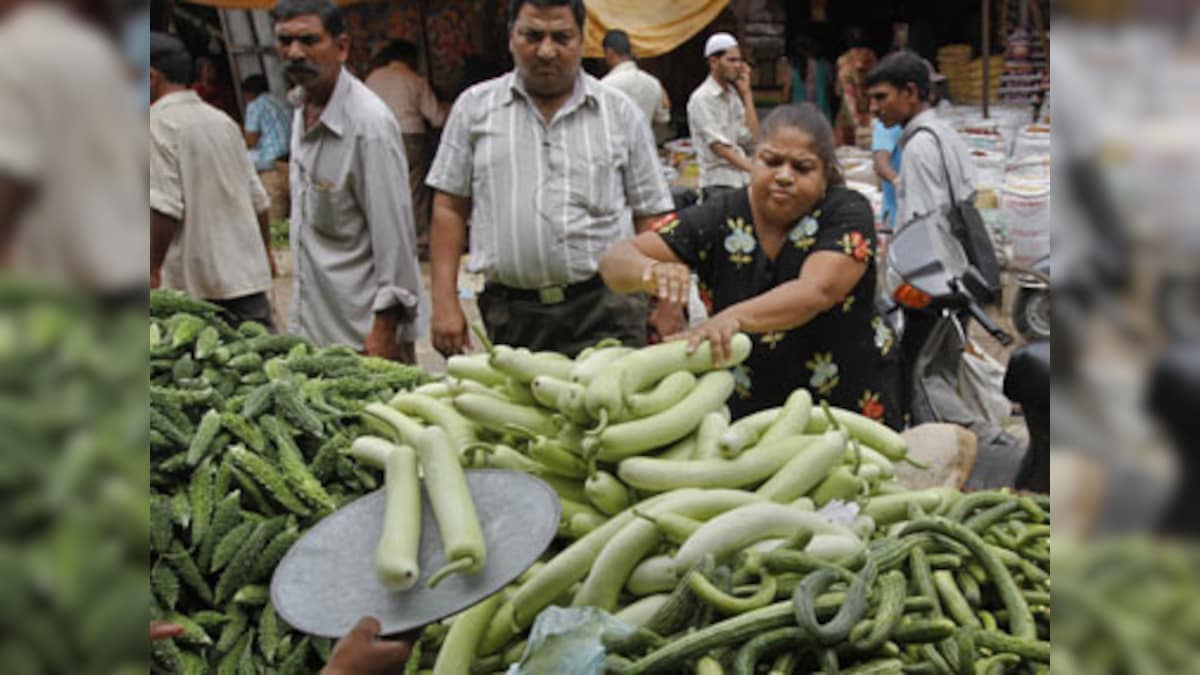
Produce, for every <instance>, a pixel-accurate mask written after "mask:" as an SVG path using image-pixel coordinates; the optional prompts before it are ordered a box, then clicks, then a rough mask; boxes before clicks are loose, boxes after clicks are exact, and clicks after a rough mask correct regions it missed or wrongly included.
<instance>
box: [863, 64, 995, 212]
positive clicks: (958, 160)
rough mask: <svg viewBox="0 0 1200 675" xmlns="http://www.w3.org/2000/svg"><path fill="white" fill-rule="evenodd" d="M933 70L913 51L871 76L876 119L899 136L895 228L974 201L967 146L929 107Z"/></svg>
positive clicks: (869, 87)
mask: <svg viewBox="0 0 1200 675" xmlns="http://www.w3.org/2000/svg"><path fill="white" fill-rule="evenodd" d="M929 88H930V74H929V65H928V64H927V63H926V62H925V60H924V59H922V58H921V57H920V56H917V55H916V54H914V53H912V52H908V51H902V52H895V53H892V54H889V55H888V56H887V57H886V58H884V59H883V60H882V61H880V62H879V63H878V64H877V65H876V66H875V67H874V68H872V69H871V72H870V73H868V74H867V97H868V98H869V99H870V101H871V113H872V114H873V115H875V116H876V117H878V118H879V120H880V122H882V123H883V125H884V126H885V127H890V126H893V125H896V124H899V125H902V126H903V127H904V131H903V133H902V134H901V135H900V145H899V148H900V151H901V163H900V176H899V179H898V180H897V182H896V219H895V222H896V227H897V228H900V227H903V226H904V224H905V223H907V222H908V221H910V220H912V219H913V218H916V217H918V216H923V215H926V214H929V213H933V212H935V211H938V210H941V209H943V208H945V207H946V206H949V205H950V204H951V203H953V202H955V201H967V200H970V199H971V198H972V197H973V193H974V192H975V185H976V176H975V165H974V164H973V163H972V162H971V155H970V152H969V150H968V149H967V145H966V143H964V142H963V140H962V139H961V138H960V137H959V135H958V134H957V133H956V132H955V131H954V130H953V129H951V128H950V126H949V125H948V124H946V123H945V122H944V121H942V120H941V119H939V118H938V116H937V112H936V111H935V110H934V109H933V108H932V107H930V105H929Z"/></svg>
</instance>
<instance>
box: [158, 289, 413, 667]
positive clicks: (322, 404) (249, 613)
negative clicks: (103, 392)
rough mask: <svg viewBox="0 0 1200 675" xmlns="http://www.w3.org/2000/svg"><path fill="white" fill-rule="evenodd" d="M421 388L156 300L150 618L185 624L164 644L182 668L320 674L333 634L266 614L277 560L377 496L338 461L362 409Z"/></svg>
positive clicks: (383, 367)
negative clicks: (333, 516) (346, 507)
mask: <svg viewBox="0 0 1200 675" xmlns="http://www.w3.org/2000/svg"><path fill="white" fill-rule="evenodd" d="M426 380H427V378H426V376H425V375H424V374H423V373H422V372H421V371H420V370H418V369H415V368H411V367H408V366H403V365H399V364H395V363H391V362H388V361H384V360H380V359H375V358H370V357H362V356H360V355H358V354H356V353H354V352H353V351H352V350H350V349H348V348H346V347H328V348H324V349H316V348H314V347H312V346H311V345H309V344H308V343H307V342H305V341H304V340H303V339H301V338H298V337H295V336H291V335H271V334H268V333H267V331H266V330H265V329H264V328H263V327H262V326H261V325H258V324H254V323H244V324H242V325H240V326H237V327H236V328H235V327H232V326H230V325H229V324H228V323H227V322H226V321H225V320H224V315H223V312H222V310H221V309H220V308H219V307H216V306H214V305H211V304H208V303H204V302H200V301H197V300H194V299H191V298H188V297H186V296H184V295H182V294H178V293H174V292H169V291H155V292H153V293H152V294H151V323H150V456H151V465H152V469H151V472H150V486H151V497H150V548H151V561H152V568H151V572H150V580H151V587H152V589H153V593H154V603H153V605H152V607H151V616H152V618H156V619H164V620H169V621H173V622H176V623H179V624H181V625H183V627H184V629H185V631H184V634H183V635H182V636H181V637H179V638H176V639H175V640H172V641H162V642H158V643H155V644H154V646H153V648H152V654H151V661H152V666H153V667H155V668H156V669H159V670H162V671H165V672H172V673H201V672H203V673H207V672H209V671H210V666H213V665H215V666H216V668H217V671H218V672H220V673H225V672H239V673H242V672H268V671H270V672H279V673H311V672H316V671H317V670H318V669H319V668H320V666H321V665H322V664H323V663H324V661H325V659H326V658H327V657H328V653H329V649H330V647H331V645H330V642H329V641H328V640H322V639H312V638H309V637H302V636H301V635H299V634H296V633H293V632H291V631H290V630H289V629H288V628H287V627H286V625H285V624H283V622H282V621H281V620H280V619H279V617H278V616H277V615H276V614H275V611H274V608H273V607H272V606H271V603H270V600H269V597H268V593H267V586H266V585H267V584H268V583H269V582H270V578H271V574H272V573H273V571H274V569H275V565H276V564H277V563H278V562H279V560H280V558H281V557H282V556H283V554H284V553H285V552H286V551H287V550H288V548H289V547H290V546H291V545H292V543H294V542H295V541H296V540H297V539H298V538H299V537H300V535H301V534H302V533H303V532H304V531H305V530H307V529H308V528H309V527H311V526H312V525H314V524H315V523H316V522H317V520H319V519H320V518H321V517H322V516H324V515H326V514H328V513H330V512H331V511H333V510H335V509H336V508H338V507H339V506H341V505H343V504H345V503H346V502H348V501H351V500H353V499H354V498H356V497H359V496H361V495H362V494H364V493H366V492H368V491H370V490H373V489H375V487H376V486H377V479H376V478H375V476H374V475H372V473H371V472H369V471H368V470H365V469H362V468H360V467H359V466H358V465H357V463H356V462H355V461H354V460H352V459H350V458H349V457H347V456H345V455H344V451H345V450H346V449H347V448H348V446H349V445H350V442H351V440H353V439H354V438H355V437H357V436H358V435H360V434H361V433H363V432H364V429H363V428H361V427H360V423H359V411H360V409H361V408H362V406H363V405H365V404H366V403H369V402H379V401H387V400H389V399H390V398H391V397H392V396H394V395H395V394H396V393H397V392H399V391H402V390H406V389H409V388H411V387H413V386H415V385H418V384H421V383H423V382H425V381H426Z"/></svg>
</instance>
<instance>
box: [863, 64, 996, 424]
mask: <svg viewBox="0 0 1200 675" xmlns="http://www.w3.org/2000/svg"><path fill="white" fill-rule="evenodd" d="M930 80H931V78H930V67H929V65H928V64H926V62H925V60H924V59H922V58H920V56H918V55H916V54H913V53H912V52H895V53H892V54H889V55H888V56H887V58H884V59H883V60H882V61H880V62H878V65H876V66H875V67H874V68H871V71H870V72H869V73H868V76H866V95H868V97H869V100H870V103H871V113H872V114H874V115H876V117H877V118H878V120H880V123H882V124H883V126H888V127H890V126H895V125H899V126H901V127H902V129H904V130H902V132H901V135H900V143H899V145H898V149H899V151H900V153H901V161H900V172H899V177H898V179H896V181H895V195H896V208H895V221H894V222H895V232H896V237H898V238H899V237H900V235H901V233H902V232H904V231H905V228H906V227H908V226H912V227H920V226H929V225H928V223H934V222H938V223H944V225H946V226H947V228H948V231H949V233H950V234H953V235H954V238H955V239H956V240H958V241H959V243H960V244H961V245H962V250H964V253H966V257H967V259H968V261H970V263H971V264H972V265H973V267H974V268H976V269H977V270H978V271H979V274H980V276H982V277H983V286H985V287H986V288H985V289H984V291H983V292H982V293H980V295H984V297H980V298H979V299H980V301H988V300H990V299H991V298H988V297H985V295H989V294H990V295H992V297H995V294H996V293H997V292H998V286H1000V279H998V268H997V265H996V262H995V251H994V250H992V249H991V243H990V240H989V239H988V234H986V231H985V229H984V227H983V222H982V220H980V219H979V214H978V211H977V210H976V209H974V207H973V204H972V202H973V199H974V191H976V171H974V165H973V163H972V162H971V155H970V153H968V150H967V147H966V144H965V143H964V142H962V139H961V138H959V135H958V133H956V132H955V131H954V130H953V129H950V127H949V126H948V125H947V124H946V123H944V121H942V120H941V119H938V117H937V113H936V110H935V109H934V108H932V107H930V104H929V91H930ZM932 214H937V215H935V217H932V219H929V217H923V216H930V215H932ZM918 219H920V220H918ZM923 223H925V225H923ZM931 255H937V253H934V252H931ZM904 318H905V323H904V333H902V337H901V340H900V350H901V354H902V360H904V363H905V365H904V369H902V372H904V376H902V380H904V382H902V383H901V389H902V392H904V395H905V399H906V401H905V410H906V411H908V412H911V413H913V417H914V418H920V417H922V414H918V413H917V412H916V411H914V410H913V407H914V406H916V394H914V386H916V384H917V382H918V381H919V380H920V378H922V376H920V374H918V372H917V369H918V358H919V356H920V354H922V352H923V350H924V351H928V350H930V348H932V347H931V346H928V345H926V342H928V341H929V340H930V337H931V335H932V334H934V329H935V327H936V325H937V324H938V322H940V321H942V319H941V317H940V316H938V315H937V313H936V312H928V311H924V310H922V309H913V307H908V306H905V307H904ZM948 358H952V359H958V358H960V356H958V354H955V356H953V357H948ZM918 420H919V419H918Z"/></svg>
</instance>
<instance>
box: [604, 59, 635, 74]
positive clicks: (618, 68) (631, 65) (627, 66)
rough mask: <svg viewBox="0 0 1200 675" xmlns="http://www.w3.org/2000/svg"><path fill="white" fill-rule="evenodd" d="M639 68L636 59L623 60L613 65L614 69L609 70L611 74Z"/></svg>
mask: <svg viewBox="0 0 1200 675" xmlns="http://www.w3.org/2000/svg"><path fill="white" fill-rule="evenodd" d="M637 69H638V66H637V62H636V61H622V62H620V63H618V64H617V65H615V66H613V67H612V69H611V70H609V71H608V72H609V73H610V74H611V73H624V72H627V71H628V72H632V71H635V70H637Z"/></svg>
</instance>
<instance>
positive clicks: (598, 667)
mask: <svg viewBox="0 0 1200 675" xmlns="http://www.w3.org/2000/svg"><path fill="white" fill-rule="evenodd" d="M633 631H634V627H633V626H630V625H628V624H626V623H624V622H622V621H619V620H618V619H616V618H613V616H612V615H611V614H609V613H608V612H605V611H604V610H601V609H596V608H595V607H570V608H567V607H547V608H546V609H545V610H543V611H542V613H541V614H539V615H538V617H537V620H536V621H534V623H533V630H532V631H530V633H529V643H528V644H527V645H526V646H525V653H524V654H522V655H521V661H520V663H514V664H513V665H512V666H511V667H510V668H509V669H508V673H507V675H602V673H604V657H605V649H604V636H605V635H608V636H609V637H612V638H624V637H628V636H629V635H630V634H632V633H633Z"/></svg>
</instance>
